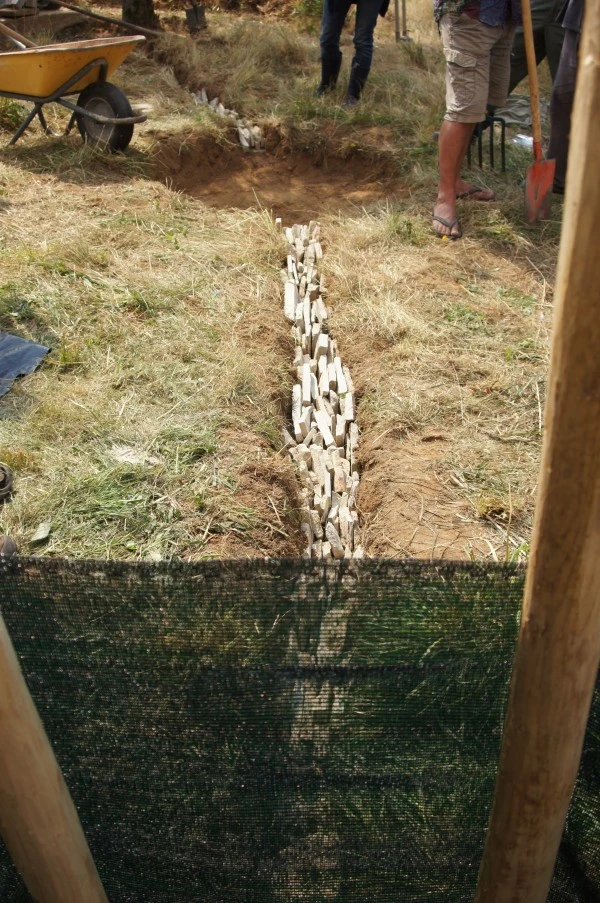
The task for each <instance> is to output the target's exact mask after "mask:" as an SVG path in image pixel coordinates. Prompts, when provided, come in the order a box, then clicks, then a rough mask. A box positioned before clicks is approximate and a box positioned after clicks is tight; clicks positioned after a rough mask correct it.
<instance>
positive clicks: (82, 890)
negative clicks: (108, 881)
mask: <svg viewBox="0 0 600 903" xmlns="http://www.w3.org/2000/svg"><path fill="white" fill-rule="evenodd" d="M0 834H1V835H2V838H3V840H4V842H5V844H6V846H7V848H8V851H9V853H10V855H11V856H12V859H13V862H14V863H15V865H16V867H17V869H18V870H19V872H20V873H21V875H22V876H23V879H24V881H25V884H26V885H27V888H28V890H29V893H30V894H31V896H32V897H33V899H34V900H35V901H36V903H108V901H107V897H106V894H105V893H104V890H103V888H102V884H101V883H100V878H99V877H98V873H97V871H96V867H95V865H94V862H93V860H92V857H91V854H90V851H89V849H88V846H87V843H86V840H85V837H84V836H83V831H82V829H81V824H80V823H79V818H78V816H77V812H76V811H75V807H74V805H73V802H72V800H71V797H70V795H69V791H68V790H67V787H66V784H65V782H64V779H63V776H62V774H61V772H60V769H59V767H58V764H57V762H56V759H55V757H54V753H53V752H52V748H51V746H50V743H49V742H48V738H47V736H46V733H45V731H44V728H43V726H42V723H41V721H40V718H39V715H38V713H37V711H36V708H35V706H34V704H33V700H32V699H31V696H30V695H29V690H28V689H27V685H26V683H25V680H24V679H23V675H22V673H21V669H20V667H19V663H18V661H17V657H16V655H15V651H14V649H13V647H12V643H11V641H10V637H9V635H8V632H7V630H6V626H5V624H4V621H3V619H2V617H1V616H0Z"/></svg>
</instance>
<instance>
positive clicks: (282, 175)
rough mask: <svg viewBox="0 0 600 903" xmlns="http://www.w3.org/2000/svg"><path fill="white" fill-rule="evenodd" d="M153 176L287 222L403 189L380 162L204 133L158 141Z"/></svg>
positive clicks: (215, 202)
mask: <svg viewBox="0 0 600 903" xmlns="http://www.w3.org/2000/svg"><path fill="white" fill-rule="evenodd" d="M155 175H156V177H157V178H159V179H160V180H161V181H163V182H165V183H166V184H167V185H169V187H170V188H173V189H175V190H177V191H182V192H185V193H186V194H188V195H191V196H192V197H195V198H200V199H201V200H202V201H204V203H205V204H208V205H209V206H211V207H219V208H226V207H236V208H239V209H248V208H256V207H264V208H267V209H272V210H273V211H274V212H275V213H276V214H277V216H281V217H282V218H283V220H284V221H285V222H286V223H293V222H308V221H309V220H310V219H314V218H315V216H316V215H319V214H322V213H323V212H331V213H336V212H337V211H338V210H343V209H346V210H347V209H348V208H349V207H351V206H363V205H365V204H368V203H370V202H373V201H377V200H381V199H384V198H387V197H391V196H399V195H400V194H401V193H402V186H401V185H400V183H399V182H398V181H397V180H396V179H395V178H394V177H393V176H391V175H390V173H389V169H388V168H386V167H385V165H381V164H379V165H377V164H375V165H374V164H372V163H371V162H367V161H366V160H365V159H364V158H363V157H359V156H354V157H349V158H341V157H335V156H329V155H326V154H321V155H309V154H303V153H290V152H287V151H282V150H281V149H279V148H275V149H273V150H265V151H244V150H243V149H242V148H241V147H236V146H235V145H232V146H223V145H220V144H218V143H217V142H215V141H214V140H210V139H206V138H197V139H191V140H190V141H186V142H185V143H183V144H181V142H177V143H174V142H173V140H172V139H168V138H166V137H165V139H164V140H162V141H160V143H159V150H158V153H157V157H156V171H155Z"/></svg>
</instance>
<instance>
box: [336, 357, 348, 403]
mask: <svg viewBox="0 0 600 903" xmlns="http://www.w3.org/2000/svg"><path fill="white" fill-rule="evenodd" d="M333 365H334V367H335V375H336V377H337V390H336V391H337V393H338V395H345V394H346V392H347V391H348V384H347V383H346V377H345V376H344V371H343V370H342V361H341V360H340V358H339V356H338V355H336V356H335V357H334V359H333Z"/></svg>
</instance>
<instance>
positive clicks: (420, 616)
mask: <svg viewBox="0 0 600 903" xmlns="http://www.w3.org/2000/svg"><path fill="white" fill-rule="evenodd" d="M0 584H1V587H2V611H3V615H4V618H5V620H6V623H7V626H8V629H9V631H10V634H11V636H12V639H13V642H14V645H15V648H16V650H17V652H18V655H19V658H20V661H21V664H22V667H23V671H24V673H25V675H26V678H27V681H28V684H29V687H30V689H31V692H32V695H33V697H34V700H35V702H36V704H37V706H38V709H39V711H40V714H41V716H42V719H43V721H44V724H45V726H46V729H47V731H48V734H49V736H50V739H51V741H52V744H53V746H54V749H55V751H56V755H57V758H58V761H59V763H60V765H61V767H62V769H63V771H64V774H65V777H66V780H67V783H68V785H69V787H70V790H71V793H72V795H73V798H74V800H75V803H76V806H77V808H78V810H79V813H80V817H81V821H82V824H83V827H84V830H85V832H86V836H87V838H88V840H89V844H90V847H91V850H92V853H93V856H94V858H95V861H96V864H97V867H98V870H99V872H100V875H101V878H102V881H103V883H104V886H105V888H106V891H107V894H108V897H109V899H110V900H111V901H112V903H167V901H168V903H175V901H177V903H195V901H198V903H200V901H202V903H326V901H342V903H365V901H368V900H370V899H376V900H377V901H383V903H388V901H389V903H413V901H414V903H417V901H418V903H423V901H426V903H453V901H468V900H471V899H472V897H473V893H474V889H475V884H476V880H477V870H478V865H479V861H480V858H481V853H482V849H483V843H484V837H485V829H486V825H487V819H488V816H489V810H490V804H491V798H492V794H493V788H494V780H495V772H496V765H497V760H498V753H499V747H500V738H501V731H502V722H503V714H504V708H505V703H506V696H507V687H508V681H509V677H510V668H511V660H512V655H513V651H514V644H515V638H516V632H517V627H518V614H519V606H520V600H521V595H522V591H523V572H522V571H521V570H519V569H516V568H512V567H485V568H484V567H481V566H476V565H468V566H458V565H447V564H441V563H440V564H435V563H432V564H429V563H427V564H417V563H400V562H374V561H364V562H342V563H339V564H337V565H325V564H320V563H317V562H315V563H311V562H301V561H293V562H290V561H266V562H261V561H245V562H229V563H224V562H205V563H200V564H195V565H183V564H156V565H150V564H149V565H145V564H142V565H140V564H119V563H110V562H109V563H97V562H87V563H77V562H65V561H58V560H40V559H32V560H26V559H21V560H18V561H14V560H9V561H7V562H5V563H3V564H1V565H0ZM599 791H600V699H599V698H598V694H596V699H595V700H594V706H593V710H592V716H591V719H590V723H589V729H588V735H587V739H586V746H585V750H584V755H583V761H582V766H581V771H580V775H579V780H578V784H577V789H576V792H575V795H574V799H573V803H572V807H571V811H570V814H569V819H568V824H567V829H566V833H565V838H564V840H563V844H562V847H561V851H560V856H559V860H558V863H557V868H556V873H555V877H554V882H553V886H552V892H551V896H550V900H551V901H556V903H559V901H564V903H577V901H581V903H590V901H593V900H598V899H600V820H599V809H600V806H599V804H598V799H599V798H600V797H599ZM0 899H1V900H2V901H7V903H20V901H25V900H28V899H29V897H28V895H27V893H26V891H25V890H24V888H23V885H22V883H21V879H20V878H19V876H18V875H17V874H16V872H15V870H14V868H13V866H12V865H11V863H10V860H9V859H8V856H7V854H6V852H5V850H4V849H3V848H2V847H1V846H0ZM82 903H84V901H82Z"/></svg>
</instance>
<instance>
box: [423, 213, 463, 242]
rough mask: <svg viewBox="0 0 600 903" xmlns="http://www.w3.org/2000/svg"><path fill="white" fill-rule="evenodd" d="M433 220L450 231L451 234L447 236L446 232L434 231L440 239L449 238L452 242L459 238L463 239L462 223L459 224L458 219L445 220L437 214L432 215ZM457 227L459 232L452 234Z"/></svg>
mask: <svg viewBox="0 0 600 903" xmlns="http://www.w3.org/2000/svg"><path fill="white" fill-rule="evenodd" d="M431 218H432V219H433V220H435V222H436V223H441V224H442V226H445V227H446V228H447V229H450V232H449V234H448V235H446V234H445V233H444V232H438V230H437V229H434V230H433V231H434V232H435V234H436V235H438V236H439V237H440V238H449V239H450V241H456V240H457V239H458V238H462V230H461V228H460V223H459V222H458V219H452V220H450V219H444V217H443V216H438V215H437V213H432V214H431ZM455 226H458V232H452V229H453V228H454V227H455Z"/></svg>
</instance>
